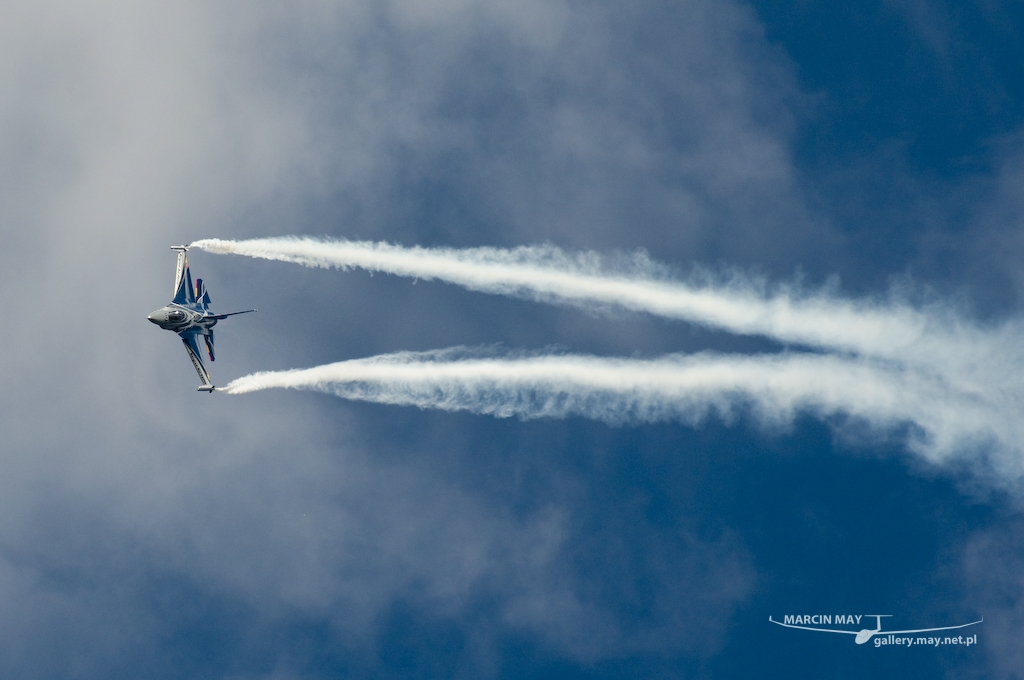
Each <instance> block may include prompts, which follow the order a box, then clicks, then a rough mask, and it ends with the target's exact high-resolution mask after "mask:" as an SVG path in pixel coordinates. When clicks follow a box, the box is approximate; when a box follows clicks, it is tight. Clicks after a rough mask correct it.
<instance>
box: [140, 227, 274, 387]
mask: <svg viewBox="0 0 1024 680" xmlns="http://www.w3.org/2000/svg"><path fill="white" fill-rule="evenodd" d="M171 250H175V251H177V252H178V266H177V269H176V270H175V272H174V299H173V300H171V303H170V304H169V305H167V306H166V307H161V308H160V309H158V310H156V311H155V312H153V313H152V314H150V315H149V316H147V317H146V318H147V319H149V320H150V321H152V322H153V323H155V324H156V325H157V326H160V328H163V329H164V330H168V331H174V332H175V333H177V334H178V335H180V336H181V341H182V342H183V343H184V344H185V350H186V351H187V352H188V358H189V359H191V360H192V365H193V366H195V368H196V373H198V374H199V379H200V380H201V381H202V383H203V384H202V385H200V386H199V391H200V392H210V393H211V394H212V393H213V391H214V390H215V389H217V388H216V387H214V385H213V382H212V381H211V380H210V374H209V372H208V371H207V370H206V366H204V365H203V358H202V356H201V355H200V353H199V336H200V335H201V336H203V340H204V341H205V342H206V352H207V354H208V355H209V357H210V361H213V327H214V326H216V325H217V322H218V321H220V320H221V319H226V318H228V317H229V316H234V315H236V314H248V313H249V312H255V311H258V310H255V309H247V310H245V311H244V312H231V313H230V314H210V312H209V311H208V310H209V308H210V293H209V291H207V290H206V286H205V285H203V280H202V279H196V285H195V287H194V288H193V287H192V274H191V273H190V272H189V269H188V255H187V254H186V251H188V246H171Z"/></svg>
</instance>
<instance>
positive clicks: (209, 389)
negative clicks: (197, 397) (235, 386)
mask: <svg viewBox="0 0 1024 680" xmlns="http://www.w3.org/2000/svg"><path fill="white" fill-rule="evenodd" d="M215 389H217V388H216V387H214V386H213V385H200V386H199V387H197V388H196V390H198V391H199V392H209V393H210V394H213V391H214V390H215Z"/></svg>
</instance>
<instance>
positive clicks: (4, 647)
mask: <svg viewBox="0 0 1024 680" xmlns="http://www.w3.org/2000/svg"><path fill="white" fill-rule="evenodd" d="M5 14H7V15H8V18H7V20H5V21H4V22H3V26H0V64H2V65H3V66H2V68H0V85H2V86H0V121H2V124H0V225H2V229H3V232H4V236H5V245H4V248H3V251H2V252H0V262H2V265H3V266H2V269H0V271H2V274H0V277H2V278H0V280H2V282H3V284H4V290H5V291H7V293H8V294H7V296H6V298H5V299H6V304H5V311H6V314H5V317H6V318H7V319H8V325H7V328H8V329H9V330H8V334H7V350H8V351H7V352H5V355H4V358H3V359H2V369H0V375H2V376H3V384H4V387H5V389H4V390H3V395H4V396H3V408H2V409H0V423H2V432H3V445H2V446H0V454H2V456H0V466H2V467H0V471H2V474H0V641H2V644H0V666H2V667H4V668H5V669H8V673H9V674H11V675H16V676H18V677H25V678H58V677H59V678H67V677H77V678H101V677H102V678H111V677H115V678H120V677H126V678H127V677H140V676H146V677H154V678H162V677H183V676H184V677H197V678H329V677H352V678H361V677H374V678H378V677H396V678H397V677H401V678H410V677H412V678H441V677H444V678H448V677H466V678H470V677H471V678H478V677H484V678H549V677H550V678H588V679H589V678H593V679H597V678H600V679H611V678H648V677H649V678H655V677H658V678H662V677H672V678H748V677H752V676H754V677H787V678H804V677H806V678H828V677H837V678H839V677H862V676H866V675H868V674H879V675H885V676H891V675H892V676H894V675H897V674H898V675H900V676H901V677H922V678H935V677H950V678H952V677H956V678H963V677H979V678H980V677H985V678H988V677H992V678H1016V677H1021V670H1020V669H1021V668H1024V653H1022V652H1021V651H1020V646H1019V640H1020V638H1021V631H1022V628H1024V577H1022V576H1021V574H1022V573H1024V541H1022V539H1021V538H1020V536H1021V535H1022V532H1021V529H1022V528H1024V514H1022V511H1021V507H1022V504H1021V503H1022V501H1021V499H1022V497H1024V496H1022V493H1024V492H1022V490H1021V489H1022V487H1021V483H1020V482H1021V480H1020V476H1019V471H1018V472H1015V470H1016V469H1017V468H1019V467H1020V463H1021V456H1020V451H1019V450H1018V449H1019V447H1017V446H1016V445H1015V444H1012V443H1011V444H1010V445H1004V444H999V443H998V442H996V443H993V441H990V440H985V439H984V438H980V439H976V440H973V441H967V440H961V441H959V442H958V443H957V445H956V446H955V447H954V448H952V449H949V450H943V451H942V452H940V453H936V450H935V449H929V448H928V447H921V446H918V445H917V444H915V442H919V441H920V439H919V435H920V432H921V428H922V427H923V426H922V425H921V422H924V421H915V420H913V419H910V420H898V419H897V420H898V422H889V421H886V420H885V419H884V418H867V419H865V418H858V417H856V416H855V415H850V414H849V413H847V412H844V411H843V409H842V408H840V409H838V410H836V411H830V412H822V411H816V410H814V409H810V408H808V409H802V410H799V411H798V412H797V413H796V414H795V415H794V416H793V417H792V418H788V417H786V418H782V419H779V420H774V421H773V420H771V419H770V418H769V419H766V418H764V417H762V416H761V415H759V414H760V413H761V412H760V411H758V409H757V408H756V405H750V404H746V405H744V403H743V402H742V400H740V401H738V402H736V404H735V405H734V406H735V408H733V409H732V410H731V411H729V412H728V413H727V414H724V415H723V413H722V412H717V411H714V409H712V411H711V412H710V413H709V415H708V416H707V417H705V418H703V419H701V420H699V421H698V422H696V423H694V422H690V421H689V420H686V421H685V422H684V421H683V420H679V419H672V418H669V419H667V420H666V419H663V420H661V421H658V422H640V421H637V420H635V419H634V420H630V419H629V418H626V419H625V422H620V423H618V424H608V423H605V422H602V421H599V420H591V419H587V418H585V417H582V416H580V415H569V416H567V417H564V418H535V419H519V418H515V417H512V418H495V417H492V416H489V415H480V414H475V413H467V412H446V411H443V410H436V409H420V408H416V407H411V406H395V405H385V404H374V403H363V402H358V401H349V400H345V399H340V398H338V397H335V396H332V395H329V394H323V393H319V392H313V391H297V390H268V391H263V392H257V393H253V394H247V395H237V396H236V395H226V394H214V395H212V396H207V395H205V394H199V393H196V392H195V391H194V389H195V384H196V383H195V381H196V377H195V376H194V374H193V372H192V370H191V368H190V367H189V365H188V361H187V358H186V356H185V353H184V352H183V351H182V349H181V347H180V343H179V342H178V340H177V338H174V337H173V336H171V335H170V334H168V333H163V332H161V331H159V330H158V329H156V328H155V327H153V326H152V325H151V324H149V323H148V322H147V321H146V320H145V316H146V314H147V313H149V312H150V311H151V310H153V309H155V308H157V307H159V306H161V305H163V304H165V303H166V302H167V300H168V299H169V295H170V288H171V283H172V275H173V271H172V270H173V253H171V252H170V251H169V250H167V246H169V245H172V244H177V243H183V242H185V243H188V242H191V241H193V240H196V239H201V238H210V237H219V238H229V239H247V238H257V237H270V236H281V235H308V236H314V237H327V238H332V239H366V240H372V241H388V242H391V243H400V244H402V245H405V246H416V245H419V246H424V247H454V248H472V247H479V246H495V247H501V248H514V247H517V246H522V245H535V244H545V243H547V244H552V245H554V246H557V247H559V248H562V249H564V250H566V251H568V252H579V251H588V252H596V253H600V254H602V255H603V256H604V257H606V258H609V259H610V260H615V258H617V257H622V256H623V255H625V256H629V255H631V254H633V253H636V252H637V251H638V250H643V251H645V252H646V253H647V254H648V256H649V257H650V258H651V259H652V260H654V261H655V262H657V263H660V264H661V265H664V269H663V270H661V271H662V272H663V273H665V275H666V276H668V277H670V278H672V279H675V280H679V281H692V280H713V281H727V280H735V279H736V277H739V278H741V279H743V280H748V281H749V280H753V281H759V282H761V285H763V286H764V289H765V290H766V291H768V293H771V292H772V291H777V290H779V286H789V287H790V289H792V290H797V291H804V292H805V293H806V294H808V295H813V294H816V293H817V292H819V291H825V293H824V295H826V296H827V297H828V299H830V300H839V301H851V300H852V301H855V302H857V303H858V304H861V305H863V306H865V308H883V307H884V306H885V305H886V304H889V302H891V301H892V300H897V301H900V302H901V304H905V305H906V306H907V308H909V309H915V310H931V311H932V312H935V313H936V314H938V313H940V312H941V314H945V315H946V316H944V317H942V318H945V319H948V320H949V321H950V324H951V325H952V326H957V327H958V328H959V327H962V328H967V329H973V330H977V331H978V333H979V335H978V337H981V338H983V339H986V340H991V339H992V338H1001V339H1000V340H999V343H1001V344H999V343H997V342H996V341H994V340H993V341H992V343H987V344H986V343H983V344H979V345H978V346H977V347H976V348H975V350H974V351H976V352H977V356H976V357H975V358H976V359H977V364H978V366H980V367H981V368H979V373H978V375H979V376H980V377H979V378H978V380H980V381H983V380H986V379H988V378H990V377H992V376H993V375H994V374H993V373H984V372H983V371H982V369H984V370H991V371H996V372H998V373H999V375H995V379H994V381H993V386H992V392H991V393H990V394H987V395H984V397H985V399H988V400H991V401H1001V403H1000V408H999V409H998V410H997V411H995V412H993V413H994V414H993V415H991V419H990V422H993V423H995V425H993V427H996V428H997V429H998V427H1000V426H1001V425H1005V426H1006V428H1007V429H1006V430H1005V431H1008V432H1013V431H1015V430H1014V428H1016V427H1017V424H1016V418H1015V413H1016V411H1019V409H1020V405H1021V404H1022V403H1024V402H1021V401H1020V400H1019V399H1020V398H1021V395H1020V392H1019V390H1018V389H1017V388H1016V387H1014V386H1013V380H1012V376H1013V375H1014V374H1015V371H1016V370H1017V369H1019V368H1020V367H1021V365H1024V361H1020V360H1019V357H1017V354H1018V350H1017V349H1016V342H1015V338H1016V336H1015V335H1013V333H1010V332H1009V331H1006V329H1010V331H1012V330H1013V329H1014V328H1019V327H1020V325H1019V324H1020V320H1021V318H1022V317H1021V314H1022V312H1021V310H1022V308H1024V276H1022V275H1021V271H1022V269H1021V264H1020V263H1021V258H1022V257H1024V239H1022V238H1021V233H1022V231H1021V230H1022V228H1024V203H1022V199H1021V190H1020V187H1021V185H1022V182H1024V47H1022V45H1024V42H1022V40H1021V38H1022V32H1024V8H1022V6H1021V5H1020V3H1014V2H998V1H993V2H978V3H972V4H964V3H949V2H931V1H929V0H889V1H886V2H863V3H859V4H857V5H856V7H852V6H851V7H838V6H836V5H835V4H834V3H823V2H781V1H775V0H770V1H765V2H754V3H741V2H707V1H704V0H686V1H682V2H677V3H670V4H666V3H655V2H633V3H620V4H613V3H584V2H575V1H568V0H550V1H548V0H526V1H523V0H519V1H517V2H506V1H505V0H494V1H491V2H479V1H477V0H421V1H415V2H414V1H404V2H403V1H398V0H394V1H390V2H377V3H368V2H360V1H358V0H357V1H354V2H347V3H340V2H330V1H326V0H325V1H323V2H320V1H314V0H309V1H303V2H296V3H289V4H288V5H287V6H278V5H277V4H275V3H234V2H222V3H215V4H209V3H193V2H181V3H174V4H173V6H171V5H167V4H166V3H155V2H143V3H126V2H113V1H107V2H104V1H99V0H96V1H93V2H86V3H80V4H78V5H75V6H74V7H70V6H66V5H65V4H63V3H54V2H45V1H44V2H31V3H28V2H19V1H15V2H13V3H10V5H9V7H8V11H7V12H6V13H5ZM191 263H192V269H193V274H194V275H196V276H200V277H202V278H204V280H205V281H206V282H207V284H208V286H209V288H210V291H211V296H212V298H213V302H214V308H215V309H216V310H217V311H233V310H235V309H248V308H250V307H258V308H259V309H260V312H259V314H256V315H247V316H244V317H239V318H233V319H230V320H228V321H225V322H224V323H223V325H222V326H218V329H217V332H218V340H217V341H218V357H217V361H216V362H215V363H214V364H212V365H211V366H210V368H211V372H212V374H213V376H214V379H215V381H216V382H217V383H218V384H222V383H224V382H227V381H228V380H231V379H234V378H237V377H239V376H243V375H245V374H248V373H251V372H253V371H260V370H282V369H289V368H306V367H312V366H317V365H320V364H327V363H331V362H337V361H344V360H349V359H359V358H363V357H371V356H375V355H379V354H386V353H392V352H401V351H413V352H425V351H430V350H437V349H443V348H448V347H455V346H465V347H470V348H479V347H485V348H488V349H486V350H485V351H487V352H492V353H514V352H517V351H524V352H561V353H572V354H587V355H596V356H602V357H625V358H634V359H647V358H656V357H661V356H664V355H667V354H671V353H677V352H684V353H699V352H714V353H717V354H720V355H729V356H732V355H743V356H762V355H766V354H768V355H774V354H779V353H787V352H799V351H804V350H805V349H807V348H803V349H801V348H800V347H794V346H792V345H787V344H786V343H784V342H780V341H778V340H776V339H773V338H770V337H764V336H759V335H756V334H755V335H738V334H733V333H730V332H727V331H726V330H722V329H720V328H719V329H715V328H709V327H705V326H701V325H697V324H692V323H687V322H685V321H680V320H672V319H664V318H658V317H656V316H654V315H649V314H642V313H636V312H630V311H622V310H619V311H616V310H611V311H609V310H595V309H588V308H578V307H573V306H565V305H557V304H543V303H538V302H534V301H530V300H526V299H519V298H516V297H508V296H501V295H489V294H485V293H481V292H474V291H471V290H466V289H464V288H460V287H458V286H456V285H452V284H446V283H442V282H439V281H426V280H413V279H411V278H401V277H397V276H390V275H387V274H380V273H378V274H375V275H370V274H368V273H367V272H365V271H358V270H352V271H340V270H324V269H310V268H304V267H300V266H297V265H294V264H288V263H283V262H269V261H265V260H257V259H249V258H243V257H228V256H223V257H222V256H217V255H213V254H210V253H205V252H201V251H193V252H192V253H191ZM701 277H704V278H703V279H702V278H701ZM936 310H938V311H936ZM958 324H959V325H958ZM1000 329H1003V330H1004V331H1006V332H1005V333H1004V334H1003V335H1002V336H999V335H998V332H997V331H999V330H1000ZM993 348H994V349H993ZM809 351H816V350H813V348H812V350H809ZM957 351H959V352H961V354H958V355H956V357H955V358H958V359H963V360H965V361H967V360H968V359H971V358H972V352H971V350H970V349H969V348H968V349H967V350H964V349H963V348H962V347H960V348H959V349H958V350H957ZM1001 357H1007V360H1006V362H1005V365H1004V364H1003V363H1001V362H1002V359H1001ZM993 367H994V368H993ZM840 387H842V386H840ZM840 391H842V390H840ZM1003 397H1005V398H1003ZM925 410H926V411H927V409H925ZM823 413H824V415H823ZM915 413H916V412H915ZM928 415H929V414H928V413H927V412H925V413H924V415H923V416H922V418H924V417H927V416H928ZM1000 419H1001V420H1000ZM1000 431H1003V430H1000ZM804 613H810V614H815V613H832V614H835V613H850V614H872V613H888V614H892V615H893V616H894V618H893V619H890V621H892V623H893V626H897V627H900V628H919V627H928V626H940V625H952V624H958V623H964V622H967V621H973V620H976V619H977V618H980V617H982V616H984V618H985V622H984V623H983V624H981V625H979V626H978V627H976V632H977V635H978V645H977V646H976V647H970V648H965V647H952V646H951V647H942V648H936V649H930V648H921V649H916V648H911V649H904V648H894V649H889V648H875V647H874V646H872V645H870V644H868V645H863V646H858V645H854V644H853V643H852V641H851V640H850V639H849V638H848V637H847V636H840V635H825V634H817V633H805V632H801V631H794V630H786V629H782V628H779V627H776V626H773V625H772V624H770V623H769V622H768V617H769V615H771V616H773V617H779V616H783V615H786V614H804ZM887 625H888V624H887Z"/></svg>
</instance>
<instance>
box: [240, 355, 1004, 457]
mask: <svg viewBox="0 0 1024 680" xmlns="http://www.w3.org/2000/svg"><path fill="white" fill-rule="evenodd" d="M281 387H285V388H294V389H312V390H318V391H322V392H328V393H331V394H335V395H338V396H340V397H344V398H346V399H356V400H363V401H372V402H377V403H384V404H400V405H410V406H418V407H420V408H437V409H444V410H449V411H471V412H473V413H483V414H491V415H495V416H499V417H508V416H520V417H525V418H537V417H565V416H571V415H579V416H584V417H587V418H595V419H600V420H604V421H608V422H613V423H615V422H624V421H664V420H680V421H683V422H686V423H692V424H696V423H698V422H699V421H701V420H702V419H704V418H705V417H707V416H708V415H710V414H717V415H719V416H720V417H723V418H726V419H729V418H731V417H732V416H734V415H735V414H736V413H737V412H742V411H744V410H747V409H749V410H750V412H752V413H753V414H754V415H755V416H756V417H757V418H758V419H759V420H761V421H762V422H764V423H768V424H775V425H778V424H786V423H788V422H790V421H791V420H792V418H793V417H794V415H795V414H796V413H797V412H800V411H806V412H809V413H813V414H817V415H819V416H826V417H827V416H833V415H845V416H849V417H852V418H854V419H856V420H860V421H864V422H866V423H867V424H869V425H871V426H873V427H874V428H876V429H879V430H889V429H892V428H894V427H897V426H899V425H905V424H912V425H914V426H916V428H918V429H917V430H916V431H915V433H913V434H912V440H911V441H910V442H909V444H910V446H911V447H912V448H914V449H916V450H917V451H919V452H920V453H922V454H924V455H925V456H927V457H928V458H930V459H932V460H939V459H942V458H946V457H948V456H950V455H952V454H954V453H956V452H958V451H963V450H964V449H965V448H973V447H974V446H976V445H978V444H982V443H984V444H987V445H993V444H994V445H996V446H997V447H999V448H1003V449H1019V444H1018V442H1019V441H1021V439H1020V436H1021V434H1024V432H1022V430H1024V428H1022V427H1021V426H1019V425H1018V424H1017V421H1016V420H1014V419H1012V418H1006V417H1005V416H1006V414H1005V413H1003V412H1002V409H1001V408H1000V407H999V405H998V404H994V403H992V402H991V401H989V400H986V399H983V398H982V397H980V396H979V395H977V394H969V393H962V392H958V391H957V390H956V389H955V388H953V387H952V386H950V385H948V384H947V383H945V382H943V381H942V380H941V379H938V378H935V377H929V376H925V375H922V374H919V373H916V372H913V371H906V370H903V369H899V368H898V367H894V366H891V365H884V364H881V363H879V362H874V361H869V360H864V359H853V358H844V357H837V356H829V355H813V354H778V355H761V356H723V355H714V354H707V353H702V354H696V355H670V356H666V357H662V358H658V359H648V360H641V359H611V358H600V357H593V356H579V355H539V356H518V357H517V356H505V357H479V356H477V357H474V356H467V355H466V352H465V350H464V349H461V348H455V349H451V350H443V351H439V352H427V353H412V352H400V353H396V354H386V355H380V356H375V357H370V358H365V359H356V360H351V361H342V362H338V363H334V364H327V365H324V366H317V367H315V368H308V369H301V370H290V371H272V372H262V373H254V374H252V375H248V376H244V377H242V378H238V379H237V380H235V381H233V382H231V383H230V384H228V385H227V386H226V387H225V388H223V391H225V392H228V393H231V394H243V393H247V392H253V391H256V390H264V389H269V388H281Z"/></svg>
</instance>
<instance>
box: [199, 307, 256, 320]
mask: <svg viewBox="0 0 1024 680" xmlns="http://www.w3.org/2000/svg"><path fill="white" fill-rule="evenodd" d="M258 311H260V310H258V309H247V310H245V311H244V312H228V313H227V314H210V315H209V316H207V317H206V318H208V319H226V318H228V317H229V316H234V315H235V314H248V313H249V312H258Z"/></svg>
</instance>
